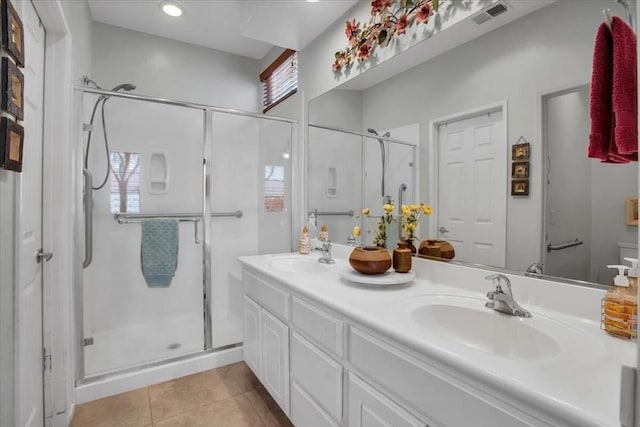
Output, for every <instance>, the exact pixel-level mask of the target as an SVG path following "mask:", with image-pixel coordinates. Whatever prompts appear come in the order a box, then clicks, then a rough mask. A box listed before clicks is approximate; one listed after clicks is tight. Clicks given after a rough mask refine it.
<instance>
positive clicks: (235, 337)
mask: <svg viewBox="0 0 640 427" xmlns="http://www.w3.org/2000/svg"><path fill="white" fill-rule="evenodd" d="M210 114H211V115H210V121H211V129H212V130H211V147H210V150H207V152H208V153H210V154H209V159H208V172H209V176H210V183H211V184H210V194H209V195H208V196H209V197H210V212H211V215H210V216H211V218H210V221H211V222H210V224H211V228H210V230H211V236H210V237H208V238H207V241H210V242H211V248H210V250H211V253H210V258H209V257H208V259H209V261H210V263H211V269H210V271H211V280H210V282H209V283H211V288H212V289H211V292H210V294H211V302H210V304H208V308H209V309H210V313H209V315H210V317H211V325H212V343H211V348H213V349H219V348H224V347H228V346H232V345H236V344H239V343H241V342H242V268H241V265H240V263H239V262H238V260H237V258H238V257H239V256H245V255H256V254H263V253H278V252H289V251H291V149H292V139H293V135H294V132H293V130H294V125H293V124H292V123H290V122H288V121H282V120H278V119H276V118H270V117H268V116H264V118H258V117H256V116H253V115H239V114H229V113H225V112H219V111H215V112H211V113H210Z"/></svg>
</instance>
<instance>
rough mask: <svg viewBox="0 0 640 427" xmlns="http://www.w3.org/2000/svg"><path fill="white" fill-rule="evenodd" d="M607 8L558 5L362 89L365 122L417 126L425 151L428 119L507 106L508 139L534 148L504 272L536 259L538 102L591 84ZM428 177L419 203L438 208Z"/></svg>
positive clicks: (514, 209)
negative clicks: (524, 141) (494, 105)
mask: <svg viewBox="0 0 640 427" xmlns="http://www.w3.org/2000/svg"><path fill="white" fill-rule="evenodd" d="M611 6H612V5H611V3H610V2H608V1H589V2H583V1H561V2H557V3H555V4H553V5H551V6H548V7H546V8H544V9H542V10H539V11H537V12H534V13H532V14H531V15H528V16H526V17H524V18H522V19H520V20H517V21H515V22H512V23H510V24H508V25H506V26H505V27H503V28H500V29H498V30H496V31H494V32H491V33H489V34H487V35H485V36H483V37H480V38H478V39H476V40H473V41H471V42H469V43H467V44H465V45H462V46H460V47H458V48H456V49H454V50H452V51H450V52H448V53H446V54H443V55H441V56H439V57H437V58H435V59H432V60H430V61H428V62H426V63H424V64H422V65H420V66H417V67H415V68H413V69H411V70H408V71H406V72H404V73H402V74H400V75H398V76H395V77H393V78H391V79H389V80H387V81H385V82H383V83H380V84H378V85H377V86H374V87H372V88H370V89H368V90H366V91H365V92H364V98H363V99H364V121H365V123H376V125H377V126H380V127H382V128H391V127H395V126H400V125H403V124H408V123H413V122H416V121H418V122H420V124H421V141H422V146H423V147H427V146H428V142H429V133H428V124H429V120H432V119H435V118H438V117H443V116H446V115H449V114H453V113H456V112H460V111H465V110H469V109H473V108H477V107H480V106H482V105H486V104H489V103H494V102H499V101H503V100H507V101H508V120H509V125H508V126H509V128H508V138H509V142H510V143H511V144H513V143H515V142H516V141H517V139H518V138H519V137H520V136H521V135H522V136H524V137H525V138H526V139H527V140H528V141H530V142H531V144H532V150H531V155H532V158H531V170H530V171H531V179H530V188H531V190H530V196H529V197H518V198H516V197H511V196H509V198H508V219H507V221H508V223H507V235H508V242H507V266H508V267H509V268H512V269H516V270H523V269H525V268H526V267H527V266H528V265H529V264H530V263H532V262H534V261H536V260H538V258H539V256H540V245H541V234H542V233H541V227H542V182H541V173H542V171H541V167H542V163H543V162H542V157H541V156H542V153H541V146H540V141H537V140H536V136H537V135H538V130H537V129H538V127H539V123H538V118H539V111H538V107H539V106H538V97H539V95H540V94H541V93H544V92H551V91H553V90H559V89H562V88H566V87H570V86H575V85H578V84H584V83H588V82H590V78H591V58H592V52H593V39H594V34H595V30H596V28H597V27H598V25H600V23H601V22H602V10H603V9H605V8H608V7H611ZM568 28H570V29H571V30H570V31H568ZM381 106H384V107H381ZM585 149H586V143H585ZM577 155H583V154H582V153H577ZM428 160H429V153H428V151H427V150H426V149H425V150H422V158H421V164H423V165H425V164H428ZM428 179H429V171H428V170H427V169H426V168H423V169H422V177H421V184H422V186H421V187H422V189H423V190H422V200H423V201H425V202H426V203H435V201H432V200H430V199H429V194H428V192H427V188H428ZM523 224H527V226H523Z"/></svg>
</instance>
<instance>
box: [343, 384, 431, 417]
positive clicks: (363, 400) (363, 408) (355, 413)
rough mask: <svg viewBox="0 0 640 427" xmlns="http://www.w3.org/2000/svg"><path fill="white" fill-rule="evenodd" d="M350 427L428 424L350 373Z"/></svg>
mask: <svg viewBox="0 0 640 427" xmlns="http://www.w3.org/2000/svg"><path fill="white" fill-rule="evenodd" d="M347 417H348V419H349V427H388V426H393V427H426V424H425V423H423V422H421V421H420V420H418V419H417V418H415V417H414V416H413V415H411V414H409V413H408V412H407V411H405V410H404V409H402V408H401V407H399V406H398V405H396V404H395V403H393V402H392V401H391V400H389V399H387V398H386V397H385V396H383V395H382V394H380V393H379V392H378V391H376V390H375V389H373V388H372V387H370V386H369V385H367V384H366V383H365V382H364V381H362V380H360V379H359V378H358V377H356V376H355V375H353V374H352V373H349V413H348V414H347Z"/></svg>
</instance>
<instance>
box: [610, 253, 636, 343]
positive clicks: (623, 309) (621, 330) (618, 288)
mask: <svg viewBox="0 0 640 427" xmlns="http://www.w3.org/2000/svg"><path fill="white" fill-rule="evenodd" d="M607 267H608V268H616V269H618V275H617V276H616V277H615V278H614V279H613V287H612V288H611V289H609V290H608V291H607V293H606V294H605V296H604V299H603V301H602V326H603V327H604V330H605V331H607V333H609V334H610V335H612V336H614V337H617V338H622V339H627V340H636V337H637V334H636V326H637V324H638V323H637V316H638V296H637V294H636V292H637V291H636V289H634V288H632V287H631V286H629V279H628V278H627V277H626V276H625V275H624V271H625V270H627V269H629V267H627V266H624V265H607Z"/></svg>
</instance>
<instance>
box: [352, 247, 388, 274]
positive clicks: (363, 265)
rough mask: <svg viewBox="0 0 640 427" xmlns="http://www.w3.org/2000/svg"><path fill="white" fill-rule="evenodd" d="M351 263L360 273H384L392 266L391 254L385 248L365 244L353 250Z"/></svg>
mask: <svg viewBox="0 0 640 427" xmlns="http://www.w3.org/2000/svg"><path fill="white" fill-rule="evenodd" d="M349 264H351V267H353V269H354V270H356V271H357V272H358V273H362V274H369V275H373V274H382V273H384V272H385V271H387V270H388V269H390V268H391V255H390V254H389V251H387V250H386V249H385V248H381V247H378V246H363V247H359V248H355V249H354V250H353V251H352V252H351V255H349Z"/></svg>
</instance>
